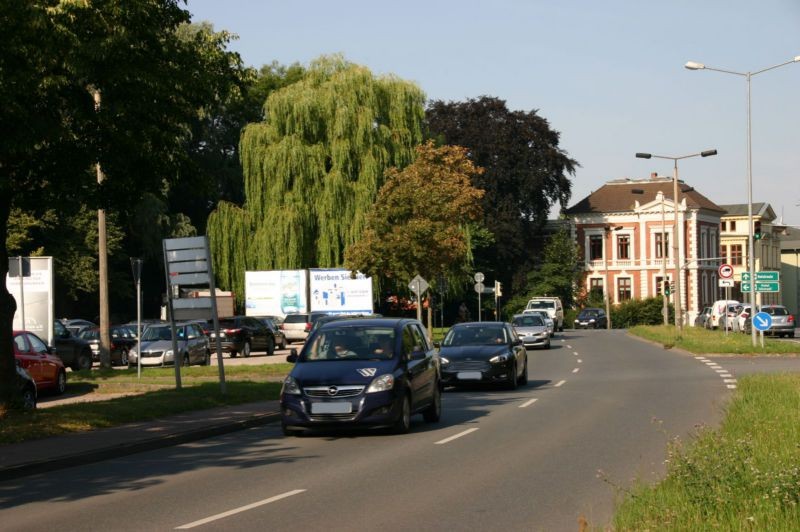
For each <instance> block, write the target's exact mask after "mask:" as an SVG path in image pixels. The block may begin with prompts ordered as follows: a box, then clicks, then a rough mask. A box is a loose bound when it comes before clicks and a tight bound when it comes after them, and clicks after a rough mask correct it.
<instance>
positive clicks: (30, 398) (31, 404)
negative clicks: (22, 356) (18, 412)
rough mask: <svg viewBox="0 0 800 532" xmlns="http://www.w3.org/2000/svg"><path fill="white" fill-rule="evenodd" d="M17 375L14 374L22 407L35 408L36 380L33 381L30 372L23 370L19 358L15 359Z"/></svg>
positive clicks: (26, 408)
mask: <svg viewBox="0 0 800 532" xmlns="http://www.w3.org/2000/svg"><path fill="white" fill-rule="evenodd" d="M16 366H17V376H16V383H17V389H18V390H19V392H20V395H21V396H22V408H24V409H25V410H33V409H34V408H36V400H37V398H38V396H37V392H36V382H34V380H33V377H31V375H30V373H28V372H27V371H25V370H24V369H23V368H22V365H21V363H20V361H19V360H17V364H16Z"/></svg>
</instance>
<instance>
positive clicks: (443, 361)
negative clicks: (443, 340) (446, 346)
mask: <svg viewBox="0 0 800 532" xmlns="http://www.w3.org/2000/svg"><path fill="white" fill-rule="evenodd" d="M439 360H440V361H441V363H442V366H446V365H448V364H449V363H450V360H448V359H446V358H444V357H439Z"/></svg>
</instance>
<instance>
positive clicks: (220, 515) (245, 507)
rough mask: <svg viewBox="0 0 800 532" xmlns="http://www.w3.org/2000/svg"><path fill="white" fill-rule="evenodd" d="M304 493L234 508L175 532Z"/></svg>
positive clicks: (282, 494) (286, 494) (275, 497)
mask: <svg viewBox="0 0 800 532" xmlns="http://www.w3.org/2000/svg"><path fill="white" fill-rule="evenodd" d="M304 491H306V490H292V491H287V492H286V493H281V494H280V495H275V496H274V497H270V498H269V499H264V500H263V501H258V502H254V503H252V504H248V505H246V506H240V507H239V508H234V509H233V510H228V511H227V512H222V513H221V514H217V515H212V516H211V517H206V518H205V519H200V520H198V521H192V522H191V523H187V524H185V525H181V526H179V527H175V530H186V529H189V528H194V527H196V526H200V525H205V524H206V523H210V522H212V521H217V520H219V519H223V518H225V517H230V516H231V515H235V514H238V513H241V512H246V511H247V510H252V509H253V508H258V507H259V506H264V505H265V504H269V503H271V502H275V501H279V500H281V499H285V498H286V497H291V496H292V495H297V494H298V493H303V492H304Z"/></svg>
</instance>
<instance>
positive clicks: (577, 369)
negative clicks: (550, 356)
mask: <svg viewBox="0 0 800 532" xmlns="http://www.w3.org/2000/svg"><path fill="white" fill-rule="evenodd" d="M580 370H581V368H575V369H573V370H572V373H578V372H579V371H580Z"/></svg>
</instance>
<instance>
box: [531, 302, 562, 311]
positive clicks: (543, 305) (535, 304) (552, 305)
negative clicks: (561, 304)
mask: <svg viewBox="0 0 800 532" xmlns="http://www.w3.org/2000/svg"><path fill="white" fill-rule="evenodd" d="M528 308H543V309H548V308H556V304H555V302H554V301H530V302H529V303H528Z"/></svg>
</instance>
